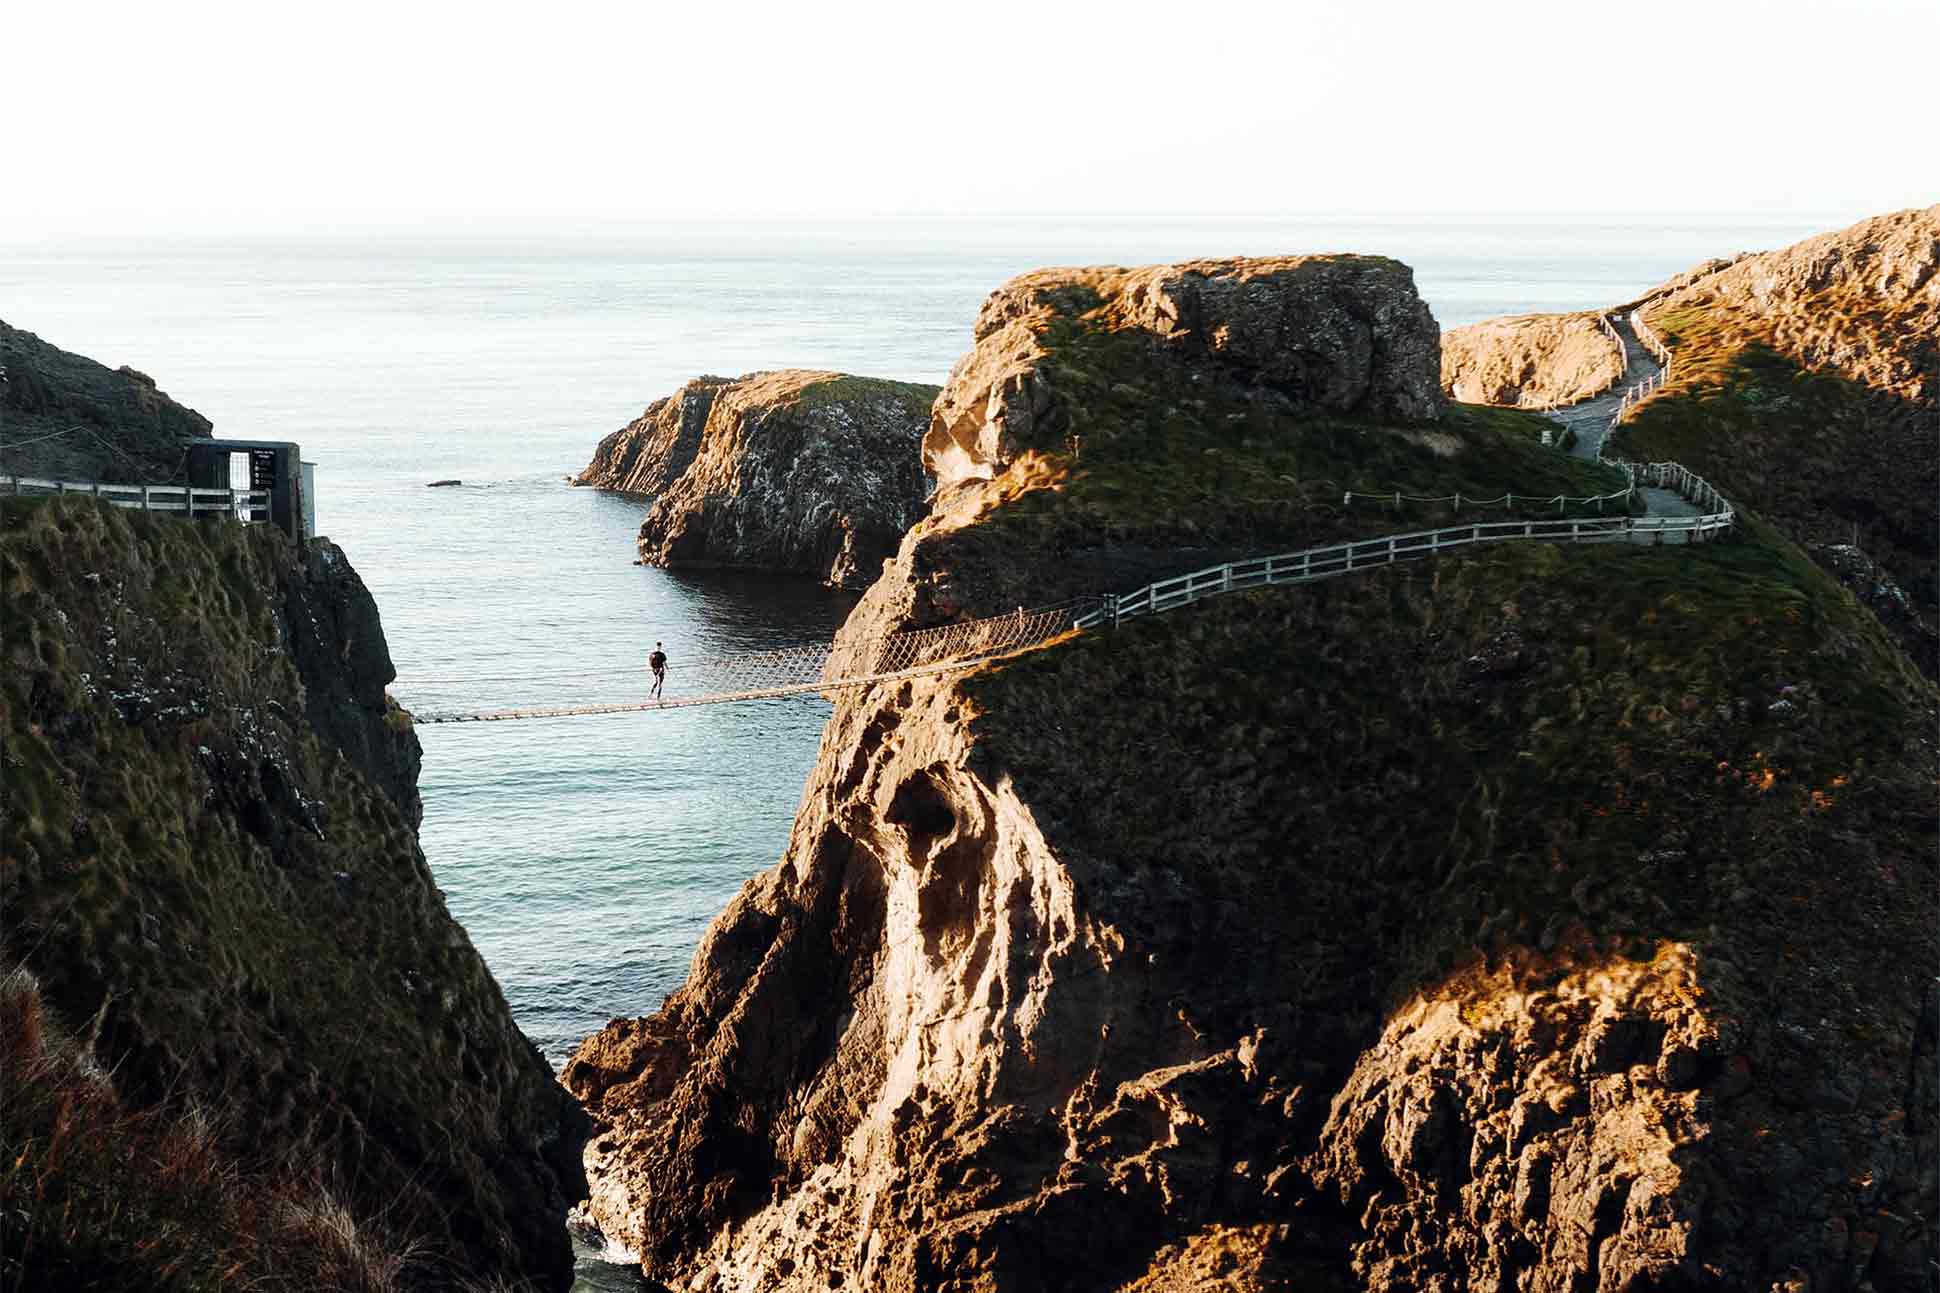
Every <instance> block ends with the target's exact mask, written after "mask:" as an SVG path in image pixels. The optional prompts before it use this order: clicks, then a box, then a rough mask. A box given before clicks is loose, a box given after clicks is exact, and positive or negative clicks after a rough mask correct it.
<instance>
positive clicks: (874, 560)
mask: <svg viewBox="0 0 1940 1293" xmlns="http://www.w3.org/2000/svg"><path fill="white" fill-rule="evenodd" d="M935 396H936V388H935V387H933V386H919V385H914V384H911V383H907V382H888V381H880V380H877V379H874V378H865V377H849V376H845V375H843V374H841V373H823V372H803V371H799V370H784V371H782V372H775V373H750V374H748V375H747V376H745V377H741V378H737V379H735V380H733V381H727V380H724V379H722V378H718V377H700V378H696V379H695V380H693V381H691V382H689V383H687V385H685V386H683V387H681V388H680V390H679V391H677V392H675V393H674V394H673V395H672V396H669V397H668V398H666V399H662V400H657V401H655V402H654V403H653V404H652V405H650V406H648V408H647V411H646V412H645V413H644V414H642V415H641V416H640V418H639V419H637V420H636V421H634V422H632V423H630V424H629V425H628V426H626V427H624V428H622V429H621V430H619V431H617V432H615V433H614V434H612V435H610V436H608V437H607V438H606V439H605V440H602V441H601V442H600V445H599V448H598V449H597V450H596V451H595V453H594V455H593V461H592V462H591V463H590V464H589V465H588V466H587V468H586V470H585V471H583V472H581V473H580V475H579V477H578V478H577V479H576V481H575V482H574V483H576V484H580V485H597V486H600V487H602V488H605V489H617V490H624V491H626V492H629V493H640V494H651V495H654V496H655V497H654V503H653V506H652V508H651V510H650V511H649V512H648V513H647V516H646V520H645V521H644V522H643V523H642V524H641V527H640V544H639V546H640V556H641V559H642V560H644V561H646V562H648V563H649V564H652V565H657V566H668V567H677V568H682V569H689V570H693V569H709V568H714V567H728V568H737V569H752V570H774V571H788V572H800V573H804V574H813V575H815V576H817V577H818V578H820V579H821V580H822V581H823V582H824V583H827V584H830V585H832V586H835V587H838V588H853V589H858V590H859V589H861V588H864V587H867V586H868V584H869V582H870V581H871V580H873V579H874V578H875V577H876V574H877V573H878V571H879V570H880V569H881V566H882V561H883V558H885V557H887V556H889V555H890V554H891V553H892V552H894V551H895V548H896V543H897V541H898V540H900V539H901V538H902V535H903V531H905V530H907V529H908V528H909V526H910V524H911V523H912V522H913V521H915V519H916V518H917V517H918V516H919V515H921V514H922V509H923V496H924V493H925V487H926V482H925V480H924V476H923V469H922V465H921V462H920V460H919V458H918V456H917V451H916V450H917V442H918V439H919V437H920V436H921V435H922V431H923V426H924V422H925V420H926V419H927V417H928V413H929V405H930V401H931V400H932V399H934V398H935Z"/></svg>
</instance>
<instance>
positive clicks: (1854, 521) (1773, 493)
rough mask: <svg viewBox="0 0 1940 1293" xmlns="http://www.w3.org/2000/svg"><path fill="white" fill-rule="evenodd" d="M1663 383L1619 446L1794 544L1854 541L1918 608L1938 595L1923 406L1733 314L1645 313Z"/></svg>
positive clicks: (1932, 454) (1928, 423)
mask: <svg viewBox="0 0 1940 1293" xmlns="http://www.w3.org/2000/svg"><path fill="white" fill-rule="evenodd" d="M1650 317H1651V324H1652V326H1653V327H1655V328H1657V329H1658V330H1659V331H1660V332H1661V333H1662V334H1663V335H1664V337H1665V339H1666V341H1667V342H1668V343H1669V344H1670V346H1671V348H1672V350H1673V352H1674V353H1675V355H1676V363H1675V365H1674V368H1673V373H1674V380H1673V381H1672V382H1671V383H1670V384H1669V385H1668V386H1667V387H1666V388H1665V390H1664V392H1663V393H1662V394H1660V395H1658V396H1656V397H1655V398H1653V399H1650V400H1648V401H1646V402H1645V403H1644V404H1643V405H1641V406H1640V407H1639V408H1638V410H1637V411H1636V413H1635V414H1634V415H1633V416H1632V418H1631V420H1630V421H1629V422H1628V423H1626V424H1625V426H1624V428H1623V429H1622V431H1621V432H1620V433H1619V438H1618V440H1617V444H1618V445H1619V446H1620V447H1621V448H1622V449H1623V450H1624V452H1626V453H1627V454H1629V455H1630V456H1632V457H1637V458H1652V459H1656V458H1672V459H1675V460H1676V461H1678V462H1682V463H1684V464H1685V465H1686V466H1689V467H1690V468H1692V469H1693V470H1694V471H1697V472H1698V473H1699V474H1700V475H1703V476H1704V477H1706V478H1707V479H1709V480H1711V481H1712V482H1713V483H1715V484H1716V485H1717V486H1718V487H1719V488H1720V489H1722V490H1724V491H1725V492H1726V493H1727V494H1729V495H1731V496H1732V497H1733V498H1735V499H1738V500H1739V501H1741V502H1743V503H1745V504H1746V505H1748V506H1750V507H1753V508H1756V509H1757V510H1758V511H1760V512H1761V513H1763V514H1764V515H1766V516H1767V517H1769V518H1770V519H1771V520H1772V521H1773V522H1774V523H1775V524H1776V525H1777V526H1778V527H1779V528H1780V529H1781V530H1782V531H1784V532H1785V533H1786V534H1787V535H1789V536H1790V537H1792V538H1794V539H1795V540H1797V541H1798V542H1801V543H1845V542H1848V541H1849V540H1851V539H1852V538H1853V537H1855V535H1856V536H1857V538H1858V540H1859V543H1860V546H1861V547H1863V548H1865V549H1866V551H1867V552H1868V553H1869V554H1870V555H1871V556H1872V557H1873V558H1874V559H1875V560H1877V561H1878V562H1880V564H1882V565H1883V566H1885V567H1886V568H1887V569H1888V570H1890V571H1891V572H1892V573H1893V574H1894V575H1895V577H1896V578H1897V579H1898V580H1899V581H1900V583H1901V584H1902V585H1904V586H1905V587H1906V588H1907V589H1908V590H1909V591H1911V592H1913V593H1914V594H1915V596H1916V598H1917V599H1918V600H1919V601H1920V602H1921V603H1922V604H1923V605H1924V606H1925V607H1927V609H1928V611H1929V613H1931V611H1932V610H1933V609H1934V607H1935V604H1936V602H1940V585H1936V583H1935V578H1934V568H1935V563H1936V561H1940V510H1936V509H1935V507H1934V502H1933V500H1934V496H1935V492H1936V490H1937V489H1940V474H1937V473H1940V464H1937V463H1936V442H1935V439H1934V433H1933V419H1932V413H1931V410H1926V411H1924V413H1923V412H1922V411H1921V410H1919V409H1917V408H1915V407H1913V406H1912V404H1911V403H1910V402H1909V401H1907V400H1905V399H1903V398H1901V397H1898V396H1895V395H1891V394H1889V393H1886V392H1882V391H1878V390H1874V389H1872V388H1870V387H1867V386H1865V385H1862V384H1861V383H1859V382H1856V381H1853V380H1852V379H1850V378H1848V377H1845V376H1843V375H1842V374H1840V373H1838V372H1836V371H1832V370H1830V369H1813V368H1807V367H1805V366H1804V365H1802V364H1800V363H1799V362H1798V361H1797V360H1796V359H1794V358H1792V357H1790V356H1788V355H1786V354H1784V353H1781V352H1780V351H1779V350H1778V349H1776V348H1775V346H1774V344H1773V343H1772V341H1771V340H1770V339H1769V338H1766V337H1764V336H1761V335H1759V334H1758V333H1757V332H1756V331H1753V330H1752V329H1751V328H1750V327H1749V326H1748V325H1747V323H1746V321H1745V320H1744V319H1742V318H1739V317H1738V316H1737V315H1736V314H1733V313H1728V312H1724V311H1721V310H1709V309H1705V308H1702V307H1692V308H1688V309H1683V310H1676V311H1665V312H1660V313H1656V314H1652V315H1651V316H1650Z"/></svg>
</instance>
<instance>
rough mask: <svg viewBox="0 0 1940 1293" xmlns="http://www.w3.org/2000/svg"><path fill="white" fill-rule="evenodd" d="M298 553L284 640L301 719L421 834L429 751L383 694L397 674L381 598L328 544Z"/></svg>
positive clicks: (287, 586)
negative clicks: (421, 783)
mask: <svg viewBox="0 0 1940 1293" xmlns="http://www.w3.org/2000/svg"><path fill="white" fill-rule="evenodd" d="M295 555H296V560H295V561H294V562H293V563H292V565H291V567H290V569H289V572H288V574H287V576H286V577H285V580H284V583H283V607H282V620H283V640H284V642H286V643H287V644H288V646H289V652H290V658H291V660H292V662H293V663H294V664H295V665H296V671H297V674H298V676H300V677H301V678H302V679H303V716H304V718H305V719H306V720H308V722H309V724H310V728H311V730H313V731H314V732H316V734H317V735H318V736H319V737H321V738H323V740H324V742H325V743H326V744H327V745H334V746H336V747H337V749H338V750H339V751H341V752H342V753H343V756H344V757H345V758H347V759H349V760H350V762H351V766H352V767H354V768H356V769H357V771H359V772H361V773H363V774H364V776H365V777H366V778H367V779H368V780H369V781H370V783H371V784H372V785H374V786H376V787H377V788H378V789H379V790H382V791H383V792H384V793H385V794H386V795H388V796H390V799H391V802H392V803H394V804H396V805H397V809H398V811H399V812H400V813H402V814H404V820H405V821H406V822H408V823H410V826H411V829H412V830H416V829H417V828H418V825H419V823H421V822H422V821H423V820H424V800H423V798H422V797H421V796H420V795H419V794H418V770H419V768H420V767H421V766H422V765H423V762H424V747H423V746H422V745H420V744H419V743H418V734H417V732H416V730H415V729H413V728H412V726H411V719H410V715H408V714H406V713H404V712H403V711H401V710H400V709H399V708H398V706H397V702H396V701H395V700H393V699H391V696H390V694H389V692H387V691H386V690H385V689H386V688H387V687H389V686H390V684H391V681H392V680H393V679H394V678H396V677H397V668H396V666H394V665H393V664H392V663H391V648H390V644H389V643H388V642H386V641H385V640H384V625H383V622H382V621H381V620H380V619H379V618H378V614H377V599H376V598H374V597H372V596H371V594H370V589H369V588H367V587H365V586H364V581H363V578H362V577H361V576H359V575H358V573H357V571H356V568H355V567H353V566H352V565H351V564H350V558H349V557H347V556H345V555H344V550H343V549H342V548H339V547H338V546H337V545H336V544H334V543H332V542H330V541H329V540H328V539H313V540H311V541H309V542H308V543H306V544H304V545H303V547H302V549H301V551H300V552H298V553H297V554H295Z"/></svg>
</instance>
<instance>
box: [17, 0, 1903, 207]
mask: <svg viewBox="0 0 1940 1293" xmlns="http://www.w3.org/2000/svg"><path fill="white" fill-rule="evenodd" d="M1935 49H1940V3H1935V0H1906V2H1904V3H1901V2H1897V0H1844V2H1838V3H1834V2H1831V0H1772V2H1771V3H1765V4H1759V3H1753V2H1752V0H1730V2H1726V3H1719V2H1712V0H1675V2H1669V3H1666V2H1661V0H1632V2H1627V3H1626V2H1622V0H1609V2H1608V3H1603V4H1591V3H1586V2H1584V0H1527V2H1525V0H1510V2H1507V3H1502V2H1491V0H1469V2H1468V3H1455V2H1454V0H1358V2H1357V0H1319V2H1317V3H1305V2H1302V0H1283V2H1282V3H1277V4H1267V5H1248V4H1236V3H1230V2H1228V0H1168V2H1167V3H1162V4H1145V3H1127V2H1126V0H1115V2H1113V3H1095V4H1086V5H1072V4H1061V3H1058V2H1057V0H1032V2H1029V3H1014V2H1012V0H994V2H985V3H968V4H966V3H957V4H951V5H940V4H932V3H922V0H904V2H903V3H896V4H875V3H867V4H864V3H842V2H841V0H819V2H817V0H793V2H792V3H787V4H775V5H769V4H752V3H736V2H734V0H693V2H691V3H682V4H678V5H668V4H662V3H654V2H653V0H628V2H627V3H624V4H593V3H569V2H555V3H551V4H541V3H530V2H529V3H524V4H519V5H516V6H515V5H503V4H492V3H467V4H438V5H433V4H426V3H409V2H408V0H390V2H387V3H375V4H373V3H362V2H361V0H340V2H338V3H333V4H327V5H279V4H265V3H262V2H261V0H250V2H249V3H217V2H213V0H177V2H175V3H166V4H158V3H154V2H153V0H149V2H148V3H144V4H142V5H139V6H137V5H119V4H115V5H109V4H96V3H88V2H87V0H62V2H60V3H23V4H19V5H14V6H10V7H9V11H8V17H7V20H6V24H5V27H4V29H0V69H3V70H0V81H3V82H4V84H5V88H6V98H7V101H8V104H9V106H10V108H11V113H12V120H13V121H14V123H15V124H14V128H13V129H11V130H9V131H8V140H7V148H6V150H5V155H4V160H3V161H0V190H4V196H0V236H7V235H13V236H23V235H24V236H28V237H38V236H45V235H48V234H59V233H63V232H103V233H134V232H142V231H169V230H180V229H195V228H212V229H214V228H244V227H259V228H269V229H276V228H284V227H290V228H295V227H315V226H319V225H323V226H327V225H332V224H336V223H340V222H343V223H353V224H358V225H366V224H377V225H412V224H424V225H427V226H429V227H451V226H452V225H453V224H455V223H456V222H458V221H459V220H463V221H465V222H467V223H470V224H472V225H474V226H491V225H494V224H498V223H503V222H511V223H521V224H523V223H538V224H545V223H548V222H557V221H600V220H607V219H627V218H637V217H641V216H654V215H666V216H696V215H729V216H738V217H761V216H768V215H792V214H823V215H851V214H863V213H935V214H966V215H974V214H980V213H993V212H1005V213H1021V214H1034V213H1043V214H1057V213H1106V212H1108V213H1115V214H1122V215H1153V214H1194V215H1211V214H1234V215H1238V214H1268V213H1282V212H1285V213H1295V212H1353V213H1363V214H1382V213H1394V214H1406V213H1422V212H1439V211H1473V212H1542V213H1548V212H1579V211H1580V212H1592V211H1594V212H1626V211H1652V212H1723V211H1730V212H1752V211H1766V212H1771V213H1780V212H1788V211H1809V212H1813V213H1831V214H1834V215H1844V216H1848V217H1857V216H1860V215H1864V214H1869V213H1872V212H1875V211H1881V210H1886V209H1890V208H1895V207H1903V206H1911V205H1923V204H1926V203H1931V202H1933V201H1935V200H1940V142H1937V141H1936V132H1935V126H1934V122H1935V120H1936V117H1937V110H1936V108H1935V103H1936V99H1935V97H1934V94H1935V87H1934V81H1933V78H1932V77H1931V76H1929V75H1927V74H1925V72H1924V71H1922V70H1921V65H1922V64H1923V62H1924V61H1925V60H1928V59H1930V57H1931V55H1932V53H1933V51H1934V50H1935Z"/></svg>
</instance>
